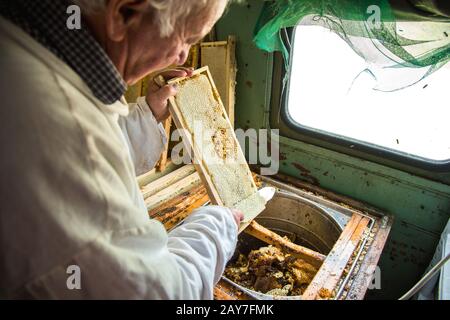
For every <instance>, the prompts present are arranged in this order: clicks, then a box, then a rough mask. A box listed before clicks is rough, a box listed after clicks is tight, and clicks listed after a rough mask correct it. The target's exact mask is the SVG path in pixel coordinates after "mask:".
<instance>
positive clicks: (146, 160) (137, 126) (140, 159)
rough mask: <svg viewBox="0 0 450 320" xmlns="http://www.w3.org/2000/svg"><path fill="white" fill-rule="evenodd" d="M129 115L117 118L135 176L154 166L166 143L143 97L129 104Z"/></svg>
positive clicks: (162, 128)
mask: <svg viewBox="0 0 450 320" xmlns="http://www.w3.org/2000/svg"><path fill="white" fill-rule="evenodd" d="M129 109H130V113H129V115H128V116H127V117H120V118H119V126H120V128H121V129H122V132H123V134H124V136H125V140H126V142H127V144H128V148H129V150H130V155H131V159H132V160H133V163H134V167H135V170H136V175H141V174H143V173H145V172H148V171H150V170H151V169H153V167H154V166H155V165H156V163H157V162H158V160H159V157H160V156H161V152H162V151H163V150H164V146H165V145H166V142H167V137H166V133H165V130H164V126H163V125H162V124H161V123H158V122H157V121H156V119H155V117H154V116H153V113H152V111H151V109H150V107H149V106H148V104H147V101H146V100H145V97H140V98H138V99H137V101H136V103H131V104H129Z"/></svg>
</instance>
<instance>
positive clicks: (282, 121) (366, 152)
mask: <svg viewBox="0 0 450 320" xmlns="http://www.w3.org/2000/svg"><path fill="white" fill-rule="evenodd" d="M300 27H301V26H300ZM296 28H297V27H292V28H287V29H285V30H283V31H282V32H281V38H282V40H283V41H284V43H285V45H286V47H287V48H288V51H289V53H290V59H291V61H290V62H289V64H290V65H291V64H292V56H293V54H292V53H293V46H292V47H291V45H290V44H291V43H293V41H295V29H296ZM289 72H290V71H289ZM286 74H287V71H286V70H285V67H284V61H283V57H282V55H281V53H279V52H276V53H275V54H274V55H273V75H272V98H271V115H270V126H271V127H272V128H277V129H280V135H282V136H285V137H288V138H291V139H295V140H299V141H302V142H305V143H309V144H313V145H316V146H319V147H324V148H327V149H330V150H333V151H337V152H340V153H344V154H347V155H350V156H356V157H358V158H361V159H364V160H368V161H372V162H376V163H380V164H382V165H387V166H389V167H393V168H396V169H400V170H403V171H406V172H410V173H414V174H419V175H423V176H427V177H432V176H433V174H439V173H449V172H450V159H446V160H432V159H427V158H424V157H421V156H416V155H413V154H408V153H405V152H401V151H398V150H394V149H390V148H387V147H383V146H379V145H376V144H372V143H369V142H365V141H360V140H357V139H354V138H350V137H345V136H341V135H338V134H333V133H331V132H326V131H322V130H319V129H315V128H311V127H307V126H304V125H302V124H300V123H298V122H296V121H295V120H294V119H293V118H292V117H291V116H290V114H289V110H288V105H287V104H288V97H289V85H290V79H291V77H290V74H288V75H287V80H286V87H285V88H283V79H284V77H285V76H286ZM430 174H431V176H430ZM433 178H435V177H433ZM446 180H447V179H446Z"/></svg>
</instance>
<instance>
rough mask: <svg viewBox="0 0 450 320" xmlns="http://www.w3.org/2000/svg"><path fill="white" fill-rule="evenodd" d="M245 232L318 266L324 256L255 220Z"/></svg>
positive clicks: (323, 259)
mask: <svg viewBox="0 0 450 320" xmlns="http://www.w3.org/2000/svg"><path fill="white" fill-rule="evenodd" d="M244 232H245V233H247V234H249V235H251V236H253V237H255V238H257V239H259V240H261V241H263V242H265V243H268V244H271V245H274V246H275V247H277V248H279V249H281V250H282V251H283V252H289V253H291V254H292V255H293V256H295V257H297V258H299V259H302V260H304V261H305V262H307V263H309V264H311V265H313V266H314V267H316V268H319V267H320V266H321V265H322V263H323V262H324V261H325V258H326V257H325V256H324V255H323V254H320V253H318V252H316V251H314V250H311V249H308V248H305V247H303V246H300V245H298V244H295V243H292V242H290V241H288V240H286V239H284V238H283V237H282V236H280V235H278V234H276V233H275V232H272V231H270V230H269V229H267V228H264V227H263V226H262V225H260V224H259V223H257V222H256V221H252V222H251V223H250V225H249V226H248V227H247V228H246V229H245V230H244Z"/></svg>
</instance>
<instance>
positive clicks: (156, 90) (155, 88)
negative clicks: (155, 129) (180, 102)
mask: <svg viewBox="0 0 450 320" xmlns="http://www.w3.org/2000/svg"><path fill="white" fill-rule="evenodd" d="M192 72H193V69H192V68H182V67H179V68H176V69H171V70H166V71H163V72H161V73H160V74H159V75H156V76H155V78H156V77H158V76H163V77H164V79H165V80H170V79H173V78H179V77H190V76H192ZM176 94H177V89H176V87H175V86H173V85H165V86H163V87H160V86H159V85H157V84H156V82H155V81H154V80H150V81H149V84H148V91H147V97H146V100H147V103H148V105H149V106H150V109H151V110H152V112H153V116H154V117H155V119H156V121H158V122H162V121H164V120H166V119H167V118H168V117H169V116H170V112H169V107H168V100H169V98H170V97H174V96H175V95H176Z"/></svg>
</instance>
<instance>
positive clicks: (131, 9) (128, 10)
mask: <svg viewBox="0 0 450 320" xmlns="http://www.w3.org/2000/svg"><path fill="white" fill-rule="evenodd" d="M148 7H149V5H148V2H147V1H146V0H109V1H107V5H106V33H107V36H108V38H109V39H110V40H112V41H115V42H121V41H122V40H123V39H124V38H125V36H126V34H127V32H128V30H130V29H131V28H133V27H136V26H138V25H139V24H140V23H141V21H142V19H143V18H144V16H145V14H146V12H147V11H148Z"/></svg>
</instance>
